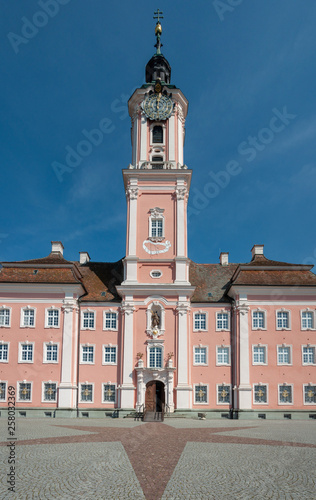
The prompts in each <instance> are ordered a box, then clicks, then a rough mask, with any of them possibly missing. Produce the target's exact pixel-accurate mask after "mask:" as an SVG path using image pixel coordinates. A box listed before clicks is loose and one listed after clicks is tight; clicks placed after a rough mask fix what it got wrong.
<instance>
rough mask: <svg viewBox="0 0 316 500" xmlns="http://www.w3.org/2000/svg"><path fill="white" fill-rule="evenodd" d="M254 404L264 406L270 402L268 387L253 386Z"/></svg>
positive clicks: (262, 385)
mask: <svg viewBox="0 0 316 500" xmlns="http://www.w3.org/2000/svg"><path fill="white" fill-rule="evenodd" d="M253 402H254V403H255V404H263V403H267V402H268V387H267V386H266V385H264V384H258V385H254V386H253Z"/></svg>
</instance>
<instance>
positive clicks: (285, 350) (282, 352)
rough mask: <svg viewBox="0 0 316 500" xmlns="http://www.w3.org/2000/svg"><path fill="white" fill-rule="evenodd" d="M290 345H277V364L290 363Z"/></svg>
mask: <svg viewBox="0 0 316 500" xmlns="http://www.w3.org/2000/svg"><path fill="white" fill-rule="evenodd" d="M291 358H292V356H291V347H290V346H289V345H286V346H285V345H279V346H278V365H290V364H291V363H292V359H291Z"/></svg>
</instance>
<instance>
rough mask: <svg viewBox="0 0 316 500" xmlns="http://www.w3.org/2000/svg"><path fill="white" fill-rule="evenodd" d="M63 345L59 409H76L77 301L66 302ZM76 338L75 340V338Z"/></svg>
mask: <svg viewBox="0 0 316 500" xmlns="http://www.w3.org/2000/svg"><path fill="white" fill-rule="evenodd" d="M62 310H63V312H64V325H63V345H62V353H61V379H60V384H59V393H58V408H76V394H77V385H76V383H75V381H74V380H73V373H74V371H73V369H74V366H76V364H77V359H76V351H75V349H73V346H76V345H77V338H78V322H77V321H76V322H75V324H74V321H73V319H74V311H76V312H78V306H77V301H76V300H72V299H68V300H65V301H64V304H63V308H62ZM73 336H75V338H73Z"/></svg>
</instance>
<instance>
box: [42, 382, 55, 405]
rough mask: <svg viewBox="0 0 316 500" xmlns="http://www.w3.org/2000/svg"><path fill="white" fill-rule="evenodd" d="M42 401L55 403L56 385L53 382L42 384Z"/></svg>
mask: <svg viewBox="0 0 316 500" xmlns="http://www.w3.org/2000/svg"><path fill="white" fill-rule="evenodd" d="M43 401H47V402H51V403H53V402H55V401H57V384H56V383H55V382H44V384H43Z"/></svg>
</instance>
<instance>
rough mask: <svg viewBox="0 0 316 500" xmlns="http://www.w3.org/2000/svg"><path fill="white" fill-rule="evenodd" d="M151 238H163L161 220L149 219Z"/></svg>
mask: <svg viewBox="0 0 316 500" xmlns="http://www.w3.org/2000/svg"><path fill="white" fill-rule="evenodd" d="M151 236H152V238H157V237H158V238H162V236H163V220H162V219H151Z"/></svg>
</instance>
